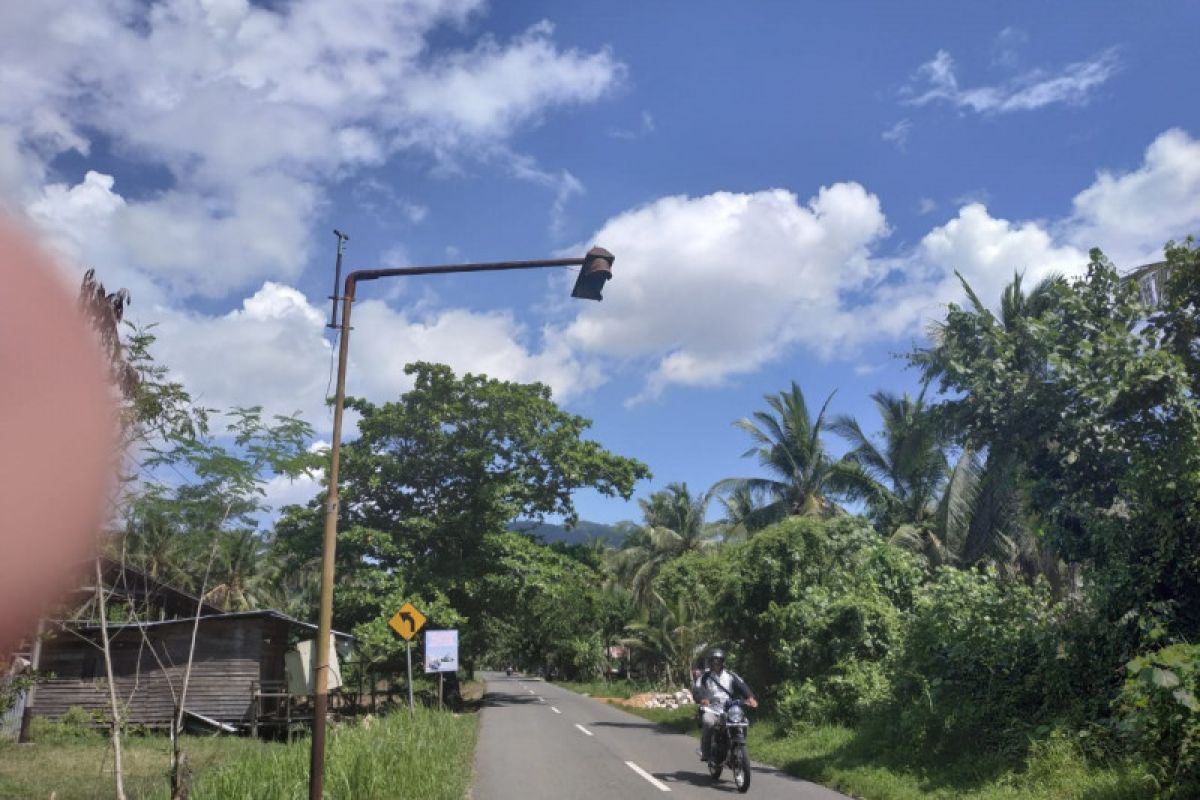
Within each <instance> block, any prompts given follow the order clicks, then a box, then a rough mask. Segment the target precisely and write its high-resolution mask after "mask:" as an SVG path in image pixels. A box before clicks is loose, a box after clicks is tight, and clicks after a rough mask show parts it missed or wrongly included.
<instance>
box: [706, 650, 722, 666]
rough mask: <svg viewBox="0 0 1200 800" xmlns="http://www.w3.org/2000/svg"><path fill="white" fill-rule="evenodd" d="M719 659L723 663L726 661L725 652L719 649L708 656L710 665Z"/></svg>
mask: <svg viewBox="0 0 1200 800" xmlns="http://www.w3.org/2000/svg"><path fill="white" fill-rule="evenodd" d="M718 659H719V660H720V661H722V662H723V661H725V651H724V650H722V649H721V648H719V647H718V648H717V649H716V650H713V651H712V652H711V653H709V654H708V663H709V664H711V663H712V662H714V661H717V660H718Z"/></svg>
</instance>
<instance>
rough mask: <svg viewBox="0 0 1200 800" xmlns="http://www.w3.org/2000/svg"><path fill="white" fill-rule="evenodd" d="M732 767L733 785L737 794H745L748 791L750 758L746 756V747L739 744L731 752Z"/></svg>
mask: <svg viewBox="0 0 1200 800" xmlns="http://www.w3.org/2000/svg"><path fill="white" fill-rule="evenodd" d="M731 761H732V762H733V763H732V766H733V785H734V786H736V787H737V790H738V792H740V793H741V794H745V793H746V792H748V791H750V756H748V755H746V745H744V744H739V745H738V746H737V747H735V748H734V750H733V758H732V759H731Z"/></svg>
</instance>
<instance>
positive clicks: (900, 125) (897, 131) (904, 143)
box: [882, 119, 912, 153]
mask: <svg viewBox="0 0 1200 800" xmlns="http://www.w3.org/2000/svg"><path fill="white" fill-rule="evenodd" d="M910 133H912V120H909V119H902V120H900V121H899V122H897V123H896V124H895V125H893V126H892V127H890V128H888V129H887V130H886V131H884V132H883V137H882V138H883V140H884V141H885V142H891V143H893V144H894V145H896V149H897V150H899V151H900V152H902V153H903V152H904V151H905V150H906V149H908V136H909V134H910Z"/></svg>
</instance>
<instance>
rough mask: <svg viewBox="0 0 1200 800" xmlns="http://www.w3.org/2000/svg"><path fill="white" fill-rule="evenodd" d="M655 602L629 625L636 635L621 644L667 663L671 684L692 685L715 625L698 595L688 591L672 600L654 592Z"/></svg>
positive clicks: (664, 666)
mask: <svg viewBox="0 0 1200 800" xmlns="http://www.w3.org/2000/svg"><path fill="white" fill-rule="evenodd" d="M652 599H653V601H654V602H653V606H652V607H651V608H650V609H648V610H647V612H646V613H645V616H644V617H643V619H642V620H641V621H639V622H634V623H632V624H630V625H629V629H630V631H632V632H633V633H634V636H632V637H627V638H625V639H622V640H621V644H623V645H625V646H627V647H632V648H634V649H637V650H641V651H642V652H644V653H646V654H647V655H648V656H650V658H651V659H653V660H654V661H657V662H659V663H661V664H662V666H663V677H664V678H665V680H666V684H667V686H668V687H675V686H682V685H690V683H691V680H690V677H691V667H692V664H693V663H694V662H695V660H696V658H697V657H698V656H699V655H700V654H701V653H703V652H704V651H705V649H707V648H708V645H709V643H710V641H711V638H710V637H711V635H712V626H711V623H710V622H709V621H708V620H707V619H705V618H704V616H703V615H702V614H701V613H700V612H699V608H698V606H697V603H696V601H695V599H694V598H690V597H688V596H686V595H683V596H680V597H677V598H675V599H674V601H673V602H670V603H668V602H667V601H665V600H663V598H662V597H661V596H660V595H659V594H658V593H653V594H652Z"/></svg>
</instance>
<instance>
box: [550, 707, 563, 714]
mask: <svg viewBox="0 0 1200 800" xmlns="http://www.w3.org/2000/svg"><path fill="white" fill-rule="evenodd" d="M550 710H551V711H553V712H554V713H555V714H561V713H562V712H561V711H559V710H558V709H557V708H555V707H554V706H550Z"/></svg>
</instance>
